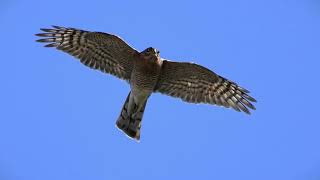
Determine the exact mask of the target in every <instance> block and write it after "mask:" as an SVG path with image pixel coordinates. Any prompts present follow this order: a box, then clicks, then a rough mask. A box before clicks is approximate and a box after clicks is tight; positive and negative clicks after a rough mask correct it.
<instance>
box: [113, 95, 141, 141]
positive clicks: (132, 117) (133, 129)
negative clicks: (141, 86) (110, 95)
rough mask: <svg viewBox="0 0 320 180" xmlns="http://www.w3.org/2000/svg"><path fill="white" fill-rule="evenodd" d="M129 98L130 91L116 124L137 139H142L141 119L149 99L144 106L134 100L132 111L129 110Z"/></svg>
mask: <svg viewBox="0 0 320 180" xmlns="http://www.w3.org/2000/svg"><path fill="white" fill-rule="evenodd" d="M129 99H130V93H129V94H128V97H127V99H126V102H125V103H124V105H123V107H122V110H121V113H120V116H119V118H118V120H117V122H116V126H117V127H118V128H119V129H120V130H121V131H123V132H124V133H125V134H127V135H128V136H129V137H130V138H134V139H136V140H137V141H139V140H140V128H141V120H142V117H143V113H144V109H145V107H146V104H147V101H146V102H144V104H143V106H142V107H141V108H140V110H139V107H138V105H137V104H136V103H135V102H134V101H132V106H133V107H131V108H130V109H131V111H132V112H130V114H129V112H128V109H129Z"/></svg>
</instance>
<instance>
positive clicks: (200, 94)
mask: <svg viewBox="0 0 320 180" xmlns="http://www.w3.org/2000/svg"><path fill="white" fill-rule="evenodd" d="M155 91H157V92H160V93H164V94H167V95H170V96H173V97H178V98H181V99H182V100H183V101H186V102H190V103H207V104H216V105H219V106H224V107H226V108H229V107H232V108H233V109H235V110H236V111H243V112H245V113H248V114H250V111H249V110H248V108H250V109H253V110H254V109H255V107H254V106H253V105H252V104H251V102H256V100H255V99H254V98H253V97H251V96H249V95H248V93H249V91H248V90H246V89H244V88H242V87H240V86H238V85H237V84H236V83H234V82H232V81H229V80H228V79H226V78H223V77H221V76H219V75H217V74H215V73H214V72H212V71H210V70H209V69H207V68H205V67H202V66H200V65H197V64H193V63H183V62H171V61H166V60H164V61H163V64H162V69H161V74H160V77H159V81H158V83H157V85H156V88H155Z"/></svg>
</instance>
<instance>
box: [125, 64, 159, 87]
mask: <svg viewBox="0 0 320 180" xmlns="http://www.w3.org/2000/svg"><path fill="white" fill-rule="evenodd" d="M160 68H161V67H160V65H159V64H158V63H156V62H155V61H148V60H145V59H141V61H137V62H135V65H134V68H133V71H132V74H131V79H130V85H131V88H136V89H141V90H143V91H151V92H152V91H153V89H154V87H155V85H156V83H157V81H158V77H159V73H160Z"/></svg>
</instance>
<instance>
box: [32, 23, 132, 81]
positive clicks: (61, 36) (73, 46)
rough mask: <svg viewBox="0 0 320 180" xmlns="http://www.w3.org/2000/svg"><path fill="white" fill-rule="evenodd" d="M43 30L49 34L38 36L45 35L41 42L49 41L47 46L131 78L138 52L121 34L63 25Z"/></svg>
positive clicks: (107, 70)
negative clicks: (118, 35)
mask: <svg viewBox="0 0 320 180" xmlns="http://www.w3.org/2000/svg"><path fill="white" fill-rule="evenodd" d="M41 30H42V31H44V32H46V33H40V34H36V35H37V36H40V37H45V38H44V39H39V40H37V41H38V42H44V43H49V44H47V45H45V47H56V48H57V49H59V50H62V51H64V52H66V53H68V54H70V55H72V56H74V57H76V58H78V59H80V62H81V63H83V64H84V65H86V66H89V67H90V68H93V69H98V70H101V71H102V72H106V73H110V74H112V75H115V76H117V77H118V78H121V79H125V80H127V81H128V80H129V79H130V75H131V71H132V68H133V60H134V59H135V58H137V56H136V55H137V53H138V52H137V51H136V50H135V49H133V48H131V47H130V46H129V45H128V44H126V43H125V42H124V41H123V40H122V39H120V38H119V37H117V36H115V35H112V34H107V33H101V32H90V31H84V30H80V29H75V28H65V27H59V26H53V29H41Z"/></svg>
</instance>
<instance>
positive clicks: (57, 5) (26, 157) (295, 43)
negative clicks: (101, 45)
mask: <svg viewBox="0 0 320 180" xmlns="http://www.w3.org/2000/svg"><path fill="white" fill-rule="evenodd" d="M319 12H320V3H319V1H317V0H259V1H257V0H243V1H237V0H226V1H200V0H199V1H169V0H168V1H95V0H91V1H87V2H85V1H63V0H55V1H20V2H19V1H9V0H7V1H3V0H2V1H1V2H0V22H1V28H0V39H1V42H0V48H1V60H0V61H1V66H0V82H1V88H0V98H1V99H0V111H1V113H0V179H1V180H70V179H77V180H92V179H94V180H102V179H110V180H111V179H112V180H121V179H140V180H144V179H146V180H149V179H202V180H207V179H208V180H212V179H219V180H234V179H241V180H257V179H259V180H319V179H320V141H319V138H320V131H319V129H320V118H319V114H318V112H319V100H320V99H319V95H318V94H319V77H320V76H319V75H320V73H319V67H320V66H319V65H320V63H319V58H320V53H319V52H320V51H319V48H320V43H319V42H320V35H319V32H320V24H319V22H320V21H319V19H320V13H319ZM50 25H60V26H67V27H76V28H82V29H86V30H92V31H104V32H109V33H114V34H117V35H119V36H121V37H122V38H123V39H125V40H126V41H127V42H128V43H129V44H130V45H132V46H133V47H135V48H136V49H138V50H140V51H141V50H143V49H144V48H146V47H149V46H153V47H155V48H157V49H159V50H160V51H161V55H162V57H164V58H168V59H171V60H178V61H193V62H196V63H198V64H201V65H204V66H206V67H208V68H210V69H212V70H214V71H215V72H216V73H218V74H220V75H222V76H224V77H227V78H229V79H231V80H233V81H236V82H238V83H239V84H240V85H242V86H243V87H245V88H247V89H249V90H251V91H252V94H251V95H252V96H254V97H255V98H256V99H257V100H258V103H257V104H256V107H257V110H256V111H255V112H253V114H252V115H251V116H248V115H245V114H244V113H238V112H236V111H233V110H230V109H224V108H220V107H216V106H210V105H194V104H187V103H185V102H182V101H180V100H178V99H174V98H171V97H169V96H164V95H160V94H154V95H152V97H151V98H150V99H149V102H148V106H147V108H146V111H145V114H144V121H143V126H142V134H141V142H140V143H136V142H135V141H132V140H130V139H128V138H127V137H126V136H124V135H123V134H122V133H121V132H120V131H119V130H117V129H116V128H115V121H116V119H117V118H118V116H119V113H120V110H121V107H122V105H123V103H124V100H125V98H126V96H127V94H128V92H129V86H128V84H126V83H124V81H119V80H118V79H116V78H114V77H112V76H110V75H106V74H103V73H101V72H99V71H93V70H91V69H89V68H87V67H85V66H83V65H81V64H80V63H79V62H78V61H77V60H75V59H74V58H73V57H71V56H69V55H67V54H64V53H62V52H59V51H57V50H54V49H48V48H47V49H46V48H43V47H42V44H39V43H36V42H35V39H37V38H36V37H35V36H34V34H35V33H39V28H41V27H49V26H50Z"/></svg>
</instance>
